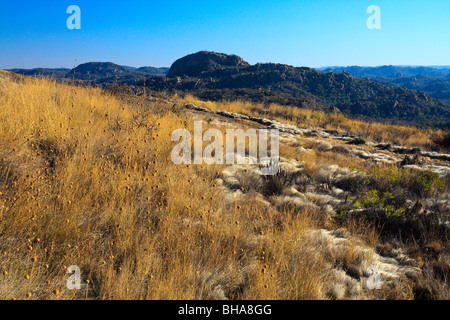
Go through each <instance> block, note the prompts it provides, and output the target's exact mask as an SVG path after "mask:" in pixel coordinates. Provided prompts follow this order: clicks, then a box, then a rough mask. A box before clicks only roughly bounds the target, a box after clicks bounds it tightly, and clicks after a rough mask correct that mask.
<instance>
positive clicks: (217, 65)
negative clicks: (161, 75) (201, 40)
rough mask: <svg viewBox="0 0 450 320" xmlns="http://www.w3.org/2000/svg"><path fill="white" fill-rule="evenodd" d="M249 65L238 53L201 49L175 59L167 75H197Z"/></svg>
mask: <svg viewBox="0 0 450 320" xmlns="http://www.w3.org/2000/svg"><path fill="white" fill-rule="evenodd" d="M248 66H250V64H248V62H246V61H244V59H242V58H241V57H238V56H236V55H228V54H224V53H216V52H208V51H200V52H197V53H194V54H190V55H187V56H185V57H183V58H181V59H178V60H177V61H175V62H174V63H173V65H172V66H171V68H170V70H169V73H168V74H167V76H168V77H176V76H189V77H197V76H200V75H201V74H202V73H205V72H212V71H215V70H221V69H225V68H234V69H236V68H245V67H248Z"/></svg>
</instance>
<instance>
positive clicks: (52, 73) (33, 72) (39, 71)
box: [8, 68, 70, 79]
mask: <svg viewBox="0 0 450 320" xmlns="http://www.w3.org/2000/svg"><path fill="white" fill-rule="evenodd" d="M8 71H10V72H14V73H18V74H23V75H25V76H32V77H46V78H55V79H62V78H64V77H65V75H66V74H67V73H68V72H69V71H70V69H67V68H56V69H51V68H36V69H10V70H8Z"/></svg>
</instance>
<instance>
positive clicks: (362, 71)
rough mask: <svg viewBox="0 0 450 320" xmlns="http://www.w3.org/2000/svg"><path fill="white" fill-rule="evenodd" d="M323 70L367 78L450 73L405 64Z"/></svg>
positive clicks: (449, 70)
mask: <svg viewBox="0 0 450 320" xmlns="http://www.w3.org/2000/svg"><path fill="white" fill-rule="evenodd" d="M321 71H323V72H334V73H340V72H343V71H346V72H348V73H350V74H351V75H352V76H355V77H360V78H365V77H412V76H417V75H420V74H423V75H428V76H432V77H446V76H449V75H450V69H445V67H441V69H438V68H435V67H424V66H415V67H404V66H379V67H359V66H349V67H328V68H324V69H322V70H321Z"/></svg>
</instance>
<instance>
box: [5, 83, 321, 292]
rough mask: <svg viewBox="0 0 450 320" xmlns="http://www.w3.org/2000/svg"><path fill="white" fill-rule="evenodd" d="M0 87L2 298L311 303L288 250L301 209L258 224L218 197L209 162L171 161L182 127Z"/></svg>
mask: <svg viewBox="0 0 450 320" xmlns="http://www.w3.org/2000/svg"><path fill="white" fill-rule="evenodd" d="M0 90H1V94H0V104H1V105H2V108H1V109H0V119H1V120H0V121H1V126H0V136H1V137H2V138H1V140H0V201H1V203H0V206H1V207H0V254H1V255H0V271H1V273H2V274H1V275H0V279H1V284H2V285H1V286H0V298H1V299H206V298H231V299H267V298H270V299H314V298H323V297H324V296H323V294H321V292H322V288H323V287H324V286H325V285H326V274H323V269H321V266H320V264H321V262H320V261H315V262H314V261H311V260H310V259H309V258H308V256H307V254H302V255H298V254H296V252H297V250H298V248H299V246H301V241H300V240H297V239H298V238H299V236H298V235H299V234H301V233H302V230H306V229H309V228H312V227H313V225H314V223H313V221H312V219H311V217H309V215H308V214H307V213H304V214H295V215H293V214H290V213H287V212H284V213H282V212H276V213H274V214H269V213H267V214H265V215H264V216H263V217H262V212H266V211H264V210H266V209H264V208H262V207H261V206H258V205H257V204H255V205H252V204H251V201H250V200H248V201H249V202H246V203H243V204H241V205H238V204H232V203H225V202H224V200H223V196H222V191H221V190H220V189H219V188H217V187H216V186H215V182H214V179H215V178H216V177H217V174H216V171H219V170H221V168H219V167H217V168H216V167H211V166H207V167H200V166H186V165H183V166H176V165H173V164H172V162H171V160H170V151H171V149H172V147H173V146H174V143H172V142H171V141H170V135H171V133H172V131H173V130H174V129H175V128H183V127H185V126H187V127H191V126H192V121H191V119H187V118H182V117H180V116H179V115H176V114H174V113H172V112H170V111H169V110H170V106H167V105H164V103H162V102H161V103H154V102H152V103H151V102H148V101H146V100H145V99H129V100H128V101H123V100H119V99H118V98H116V97H114V96H112V95H109V94H107V93H105V92H102V91H100V90H98V89H93V88H80V87H75V86H69V85H62V84H58V83H56V82H53V81H48V80H38V79H32V78H23V79H21V80H17V81H4V82H3V83H2V84H1V85H0ZM255 217H262V218H261V219H259V222H258V224H256V225H257V226H258V227H257V228H255V223H254V219H255ZM276 221H282V228H279V224H278V225H277V224H276V223H275V222H276ZM71 265H76V266H79V267H80V269H81V277H82V289H81V290H69V289H67V288H66V280H67V278H68V276H69V275H68V274H67V273H66V271H67V267H69V266H71Z"/></svg>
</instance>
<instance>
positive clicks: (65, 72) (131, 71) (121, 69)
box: [8, 62, 169, 83]
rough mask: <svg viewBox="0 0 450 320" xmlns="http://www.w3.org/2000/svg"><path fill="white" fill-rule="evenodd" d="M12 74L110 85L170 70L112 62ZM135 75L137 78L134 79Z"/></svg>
mask: <svg viewBox="0 0 450 320" xmlns="http://www.w3.org/2000/svg"><path fill="white" fill-rule="evenodd" d="M8 71H10V72H14V73H18V74H23V75H26V76H32V77H47V78H55V79H64V78H66V79H69V80H70V79H73V80H82V81H89V80H90V81H94V80H95V81H97V82H98V83H108V82H109V80H110V79H116V78H122V80H124V79H125V78H128V79H134V80H138V79H141V78H145V76H165V75H166V74H167V72H168V71H169V68H155V67H139V68H136V67H128V66H120V65H118V64H115V63H112V62H88V63H84V64H80V65H79V66H77V67H76V68H74V69H68V68H55V69H51V68H36V69H10V70H8ZM133 75H135V77H133Z"/></svg>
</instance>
